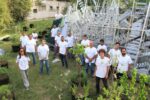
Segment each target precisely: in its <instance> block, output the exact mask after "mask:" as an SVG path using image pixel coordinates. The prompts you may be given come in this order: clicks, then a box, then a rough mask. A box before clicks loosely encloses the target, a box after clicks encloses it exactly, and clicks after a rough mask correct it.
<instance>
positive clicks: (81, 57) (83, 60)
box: [79, 54, 85, 65]
mask: <svg viewBox="0 0 150 100" xmlns="http://www.w3.org/2000/svg"><path fill="white" fill-rule="evenodd" d="M79 57H80V60H81V65H84V64H85V58H84V54H80V55H79Z"/></svg>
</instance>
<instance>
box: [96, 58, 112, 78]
mask: <svg viewBox="0 0 150 100" xmlns="http://www.w3.org/2000/svg"><path fill="white" fill-rule="evenodd" d="M95 64H96V67H97V70H96V76H97V77H100V78H105V76H106V73H107V68H108V67H109V66H110V59H109V58H107V57H104V59H102V58H101V57H100V56H98V57H97V59H96V63H95Z"/></svg>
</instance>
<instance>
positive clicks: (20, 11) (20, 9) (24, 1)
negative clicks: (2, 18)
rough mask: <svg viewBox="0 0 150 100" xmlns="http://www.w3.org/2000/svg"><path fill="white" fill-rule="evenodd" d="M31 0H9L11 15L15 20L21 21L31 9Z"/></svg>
mask: <svg viewBox="0 0 150 100" xmlns="http://www.w3.org/2000/svg"><path fill="white" fill-rule="evenodd" d="M31 5H32V2H31V0H9V7H10V11H11V16H12V17H13V19H14V21H15V22H19V21H23V20H24V19H25V17H27V16H28V13H29V11H30V9H31Z"/></svg>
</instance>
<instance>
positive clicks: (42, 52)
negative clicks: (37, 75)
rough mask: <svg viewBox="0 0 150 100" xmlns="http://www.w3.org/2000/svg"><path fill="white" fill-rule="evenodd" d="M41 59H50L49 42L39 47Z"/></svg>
mask: <svg viewBox="0 0 150 100" xmlns="http://www.w3.org/2000/svg"><path fill="white" fill-rule="evenodd" d="M37 52H38V56H39V60H48V55H49V47H48V45H47V44H45V45H39V46H38V48H37Z"/></svg>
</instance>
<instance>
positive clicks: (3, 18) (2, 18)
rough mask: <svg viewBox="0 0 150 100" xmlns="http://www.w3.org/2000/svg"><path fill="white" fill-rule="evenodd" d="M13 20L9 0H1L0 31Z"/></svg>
mask: <svg viewBox="0 0 150 100" xmlns="http://www.w3.org/2000/svg"><path fill="white" fill-rule="evenodd" d="M11 21H12V18H11V16H10V11H9V8H8V0H0V33H1V32H2V31H4V30H5V29H6V28H7V26H8V25H9V24H10V23H11Z"/></svg>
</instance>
